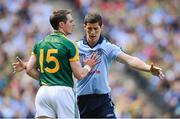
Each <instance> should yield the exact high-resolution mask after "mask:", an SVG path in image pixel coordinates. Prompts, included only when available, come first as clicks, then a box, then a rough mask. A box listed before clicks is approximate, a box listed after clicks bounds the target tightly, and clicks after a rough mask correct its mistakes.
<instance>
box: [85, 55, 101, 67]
mask: <svg viewBox="0 0 180 119" xmlns="http://www.w3.org/2000/svg"><path fill="white" fill-rule="evenodd" d="M100 62H101V60H100V55H99V54H98V53H94V52H93V53H92V54H91V55H90V57H89V58H88V59H85V58H84V57H83V63H84V64H85V65H89V66H90V67H91V68H94V67H95V66H96V64H98V63H100Z"/></svg>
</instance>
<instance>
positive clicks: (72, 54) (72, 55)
mask: <svg viewBox="0 0 180 119" xmlns="http://www.w3.org/2000/svg"><path fill="white" fill-rule="evenodd" d="M78 60H79V52H78V48H77V46H76V44H75V43H71V45H70V47H69V61H70V62H75V61H78Z"/></svg>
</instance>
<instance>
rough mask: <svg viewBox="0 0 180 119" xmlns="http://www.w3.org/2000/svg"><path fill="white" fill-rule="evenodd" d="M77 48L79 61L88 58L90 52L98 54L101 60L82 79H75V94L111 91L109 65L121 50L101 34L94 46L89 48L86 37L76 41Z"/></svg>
mask: <svg viewBox="0 0 180 119" xmlns="http://www.w3.org/2000/svg"><path fill="white" fill-rule="evenodd" d="M77 46H78V48H79V54H80V61H81V64H82V66H84V64H83V63H82V58H83V57H84V58H88V57H89V56H90V55H91V53H92V52H96V53H98V54H99V55H100V58H101V62H100V63H99V64H97V65H96V66H95V67H94V68H93V70H92V71H91V72H90V73H89V74H88V75H87V76H86V77H85V78H84V79H82V80H78V81H77V85H76V86H77V88H76V90H77V95H78V96H79V95H87V94H105V93H109V92H110V91H111V89H110V87H109V83H108V73H109V67H110V64H111V62H112V61H113V60H115V59H116V57H117V56H118V55H119V54H120V53H121V52H122V50H121V48H120V47H118V46H116V45H114V44H111V43H110V42H108V41H107V40H106V39H105V38H104V37H103V36H100V39H99V41H98V43H97V44H96V46H95V47H93V48H91V47H90V46H89V45H88V43H87V40H86V39H83V40H80V41H78V42H77Z"/></svg>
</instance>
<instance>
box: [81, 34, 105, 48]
mask: <svg viewBox="0 0 180 119" xmlns="http://www.w3.org/2000/svg"><path fill="white" fill-rule="evenodd" d="M103 40H104V36H103V35H100V37H99V40H98V42H97V43H96V44H95V45H94V46H93V47H92V46H90V45H89V44H88V41H87V38H86V36H84V38H83V44H84V45H88V46H89V47H90V48H94V47H95V46H96V45H98V44H101V43H102V42H103Z"/></svg>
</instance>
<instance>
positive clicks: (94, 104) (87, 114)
mask: <svg viewBox="0 0 180 119" xmlns="http://www.w3.org/2000/svg"><path fill="white" fill-rule="evenodd" d="M77 102H78V107H79V111H80V117H81V118H116V116H115V113H114V103H113V102H112V100H111V96H110V94H90V95H81V96H78V98H77Z"/></svg>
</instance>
